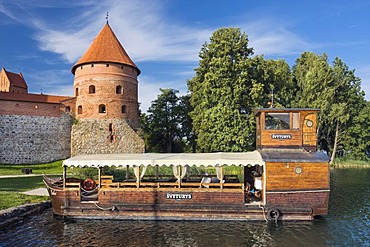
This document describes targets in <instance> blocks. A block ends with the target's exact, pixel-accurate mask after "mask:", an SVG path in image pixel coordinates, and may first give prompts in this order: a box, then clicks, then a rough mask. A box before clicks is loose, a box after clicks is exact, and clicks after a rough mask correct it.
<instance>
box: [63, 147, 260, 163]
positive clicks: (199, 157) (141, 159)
mask: <svg viewBox="0 0 370 247" xmlns="http://www.w3.org/2000/svg"><path fill="white" fill-rule="evenodd" d="M264 164H265V162H264V161H263V160H262V157H261V155H260V153H259V152H258V151H253V152H240V153H223V152H219V153H139V154H92V155H79V156H74V157H71V158H69V159H67V160H64V161H63V166H68V167H70V166H79V167H104V166H123V167H124V166H129V167H134V166H141V165H142V166H149V165H151V166H155V165H158V166H181V167H183V166H198V167H199V166H214V167H215V166H224V165H226V166H231V165H236V166H248V165H251V166H255V165H260V166H264Z"/></svg>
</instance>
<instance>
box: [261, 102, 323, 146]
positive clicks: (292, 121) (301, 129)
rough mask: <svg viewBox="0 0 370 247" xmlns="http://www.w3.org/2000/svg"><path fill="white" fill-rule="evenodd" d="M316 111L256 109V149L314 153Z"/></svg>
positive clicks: (310, 109) (309, 109)
mask: <svg viewBox="0 0 370 247" xmlns="http://www.w3.org/2000/svg"><path fill="white" fill-rule="evenodd" d="M318 111H319V110H318V109H312V108H286V109H279V108H259V109H256V110H255V116H256V148H257V149H267V148H268V149H274V148H278V149H305V150H308V151H316V150H317V138H316V126H317V122H316V114H317V112H318Z"/></svg>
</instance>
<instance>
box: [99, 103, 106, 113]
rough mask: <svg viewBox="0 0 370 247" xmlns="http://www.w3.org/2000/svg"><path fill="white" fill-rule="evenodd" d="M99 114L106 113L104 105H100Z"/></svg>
mask: <svg viewBox="0 0 370 247" xmlns="http://www.w3.org/2000/svg"><path fill="white" fill-rule="evenodd" d="M99 113H106V109H105V105H104V104H100V105H99Z"/></svg>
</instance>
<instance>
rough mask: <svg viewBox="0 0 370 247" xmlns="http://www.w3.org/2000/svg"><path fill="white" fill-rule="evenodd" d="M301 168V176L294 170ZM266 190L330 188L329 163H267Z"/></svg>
mask: <svg viewBox="0 0 370 247" xmlns="http://www.w3.org/2000/svg"><path fill="white" fill-rule="evenodd" d="M296 166H300V167H301V168H302V173H301V174H296V173H295V171H294V168H295V167H296ZM265 169H266V177H267V179H266V190H267V191H268V190H295V189H322V188H329V176H328V173H329V166H328V164H327V163H266V167H265Z"/></svg>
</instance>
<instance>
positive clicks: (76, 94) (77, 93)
mask: <svg viewBox="0 0 370 247" xmlns="http://www.w3.org/2000/svg"><path fill="white" fill-rule="evenodd" d="M75 94H76V97H77V96H78V87H76V92H75Z"/></svg>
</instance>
